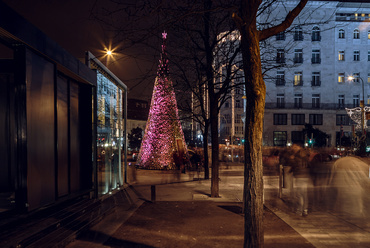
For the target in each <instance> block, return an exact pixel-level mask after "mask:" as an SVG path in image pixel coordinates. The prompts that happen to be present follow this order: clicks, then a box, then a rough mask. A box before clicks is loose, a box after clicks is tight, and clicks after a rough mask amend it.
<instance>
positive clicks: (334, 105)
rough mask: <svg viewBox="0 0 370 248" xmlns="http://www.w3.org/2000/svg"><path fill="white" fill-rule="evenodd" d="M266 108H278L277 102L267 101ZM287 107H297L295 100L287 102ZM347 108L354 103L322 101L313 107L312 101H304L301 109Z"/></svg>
mask: <svg viewBox="0 0 370 248" xmlns="http://www.w3.org/2000/svg"><path fill="white" fill-rule="evenodd" d="M265 108H266V109H276V108H277V107H276V102H266V105H265ZM283 108H285V109H297V108H296V105H295V104H294V102H285V103H284V107H283ZM345 108H353V104H352V103H351V104H344V105H343V104H338V103H320V106H319V108H312V102H309V103H302V105H301V107H300V109H323V110H343V111H344V109H345Z"/></svg>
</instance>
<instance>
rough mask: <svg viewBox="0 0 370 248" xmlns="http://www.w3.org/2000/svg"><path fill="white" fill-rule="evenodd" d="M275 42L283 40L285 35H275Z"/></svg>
mask: <svg viewBox="0 0 370 248" xmlns="http://www.w3.org/2000/svg"><path fill="white" fill-rule="evenodd" d="M276 40H285V33H284V32H281V33H278V34H277V35H276Z"/></svg>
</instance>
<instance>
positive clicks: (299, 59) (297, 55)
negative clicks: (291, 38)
mask: <svg viewBox="0 0 370 248" xmlns="http://www.w3.org/2000/svg"><path fill="white" fill-rule="evenodd" d="M294 63H303V51H302V49H294Z"/></svg>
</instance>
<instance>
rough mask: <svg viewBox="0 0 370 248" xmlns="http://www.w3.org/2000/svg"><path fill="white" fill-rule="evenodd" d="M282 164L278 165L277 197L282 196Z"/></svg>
mask: <svg viewBox="0 0 370 248" xmlns="http://www.w3.org/2000/svg"><path fill="white" fill-rule="evenodd" d="M283 170H284V168H283V165H282V164H281V165H279V198H282V197H283Z"/></svg>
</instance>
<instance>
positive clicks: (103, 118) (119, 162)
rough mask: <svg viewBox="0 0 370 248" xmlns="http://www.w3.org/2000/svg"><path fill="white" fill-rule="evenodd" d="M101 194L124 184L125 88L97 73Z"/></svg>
mask: <svg viewBox="0 0 370 248" xmlns="http://www.w3.org/2000/svg"><path fill="white" fill-rule="evenodd" d="M96 127H97V168H98V194H99V195H103V194H107V193H109V192H110V191H111V190H114V189H116V188H118V187H119V186H120V185H122V184H123V173H124V163H123V157H124V156H123V149H122V148H123V145H124V144H123V141H124V137H123V135H124V126H123V89H122V88H120V87H118V86H117V85H116V84H115V83H114V82H113V80H111V79H110V78H109V77H108V76H105V74H103V73H101V72H100V71H99V70H97V125H96Z"/></svg>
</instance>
